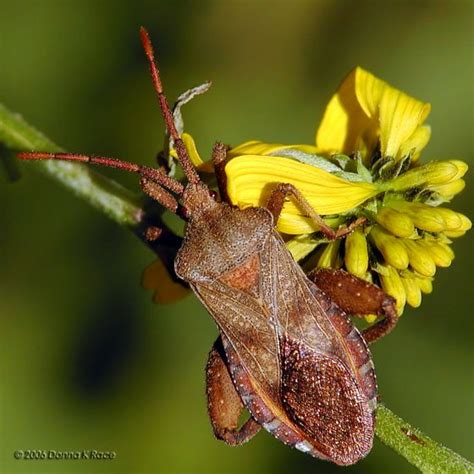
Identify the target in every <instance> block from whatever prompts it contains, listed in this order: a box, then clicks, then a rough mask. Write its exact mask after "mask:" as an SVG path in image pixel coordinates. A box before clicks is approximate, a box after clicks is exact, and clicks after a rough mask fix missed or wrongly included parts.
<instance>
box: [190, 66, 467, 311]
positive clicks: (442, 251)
mask: <svg viewBox="0 0 474 474" xmlns="http://www.w3.org/2000/svg"><path fill="white" fill-rule="evenodd" d="M430 109H431V106H430V104H428V103H425V102H422V101H419V100H417V99H414V98H413V97H410V96H409V95H407V94H405V93H404V92H401V91H399V90H398V89H396V88H394V87H392V86H391V85H389V84H388V83H386V82H384V81H382V80H381V79H378V78H377V77H375V76H373V75H372V74H371V73H369V72H367V71H365V70H364V69H362V68H360V67H357V68H355V69H354V70H353V71H352V72H350V73H349V74H348V76H347V77H346V78H345V79H344V80H343V82H342V84H341V85H340V87H339V89H338V90H337V91H336V93H335V94H334V96H333V97H332V98H331V100H330V101H329V103H328V105H327V107H326V110H325V112H324V115H323V118H322V121H321V124H320V126H319V128H318V129H317V131H316V135H315V141H314V143H309V144H296V145H288V144H278V143H265V142H261V141H256V140H253V141H247V142H245V143H242V144H241V145H238V146H236V147H234V148H231V149H230V150H229V152H228V158H229V160H228V163H227V165H226V168H225V169H226V175H227V192H228V195H229V198H230V200H231V201H232V203H233V204H235V205H238V206H240V207H247V206H264V205H265V204H266V201H267V200H268V196H269V194H270V192H271V191H272V189H274V187H275V186H276V185H277V184H278V183H282V182H283V183H291V184H293V185H294V186H295V187H297V188H298V189H299V190H300V191H301V192H302V194H303V195H304V196H305V197H306V199H307V200H308V201H309V203H310V204H311V205H312V206H313V207H314V209H315V210H316V212H318V213H319V214H320V215H322V216H323V218H324V219H325V221H326V222H327V224H328V225H331V226H333V227H337V226H340V225H347V224H348V223H349V222H351V221H352V220H354V218H356V217H359V216H365V217H366V218H367V222H366V223H365V224H364V225H363V226H361V227H360V228H358V229H357V231H356V232H354V233H353V234H351V235H350V236H349V237H348V238H347V239H346V241H345V242H344V244H341V242H328V241H327V239H325V238H323V236H322V235H321V234H320V233H318V232H317V231H318V228H317V227H316V226H315V225H314V223H313V222H312V221H311V220H310V219H309V218H308V217H306V216H305V215H304V213H302V211H301V210H300V209H299V207H298V206H296V205H295V204H294V203H293V202H292V201H291V199H288V202H286V203H285V205H284V207H283V210H282V213H281V217H280V219H279V221H278V230H279V231H280V232H282V233H283V234H287V235H286V237H285V239H286V241H287V245H288V248H289V249H290V251H291V253H292V254H293V256H294V257H295V259H296V260H303V259H308V262H316V265H317V266H322V267H333V268H340V267H343V268H345V269H346V270H348V271H349V272H351V273H353V274H355V275H357V276H359V277H362V278H365V279H366V280H368V281H373V282H374V283H376V284H378V285H380V286H381V287H382V288H384V290H385V291H386V292H387V293H389V294H390V295H392V296H393V297H394V298H395V299H396V300H397V308H398V312H399V314H401V313H402V311H403V308H404V306H405V304H409V305H411V306H412V307H418V306H419V305H420V303H421V294H422V293H425V294H427V293H430V292H431V291H432V280H433V277H434V275H435V272H436V268H437V267H448V266H449V265H450V264H451V261H452V260H453V258H454V253H453V252H452V250H451V248H450V244H451V239H452V238H455V237H460V236H461V235H463V234H464V233H465V232H466V231H467V230H469V229H470V228H471V221H470V220H469V219H468V218H467V217H466V216H464V215H462V214H460V213H457V212H455V211H452V210H450V209H447V208H445V207H439V206H440V205H441V204H443V203H446V202H449V201H450V200H451V199H452V198H453V197H454V196H455V195H456V194H458V193H459V192H461V191H462V190H463V188H464V186H465V182H464V180H463V179H462V178H463V176H464V174H465V173H466V171H467V165H466V163H464V162H462V161H459V160H449V161H433V162H428V163H426V164H421V165H420V164H419V163H418V159H419V157H420V153H421V151H422V150H423V148H424V147H425V146H426V144H427V143H428V141H429V139H430V135H431V131H430V127H429V126H428V125H426V124H425V120H426V118H427V117H428V115H429V113H430ZM183 140H184V141H185V144H186V147H187V148H188V151H189V153H190V155H191V159H192V160H193V163H194V164H195V166H197V168H198V169H199V170H201V171H212V166H211V165H210V164H209V163H208V162H203V160H202V159H201V158H200V156H199V154H198V153H197V150H196V146H195V144H194V141H193V139H192V138H191V137H190V136H189V135H187V134H183ZM367 319H368V320H369V319H373V316H370V317H369V318H367Z"/></svg>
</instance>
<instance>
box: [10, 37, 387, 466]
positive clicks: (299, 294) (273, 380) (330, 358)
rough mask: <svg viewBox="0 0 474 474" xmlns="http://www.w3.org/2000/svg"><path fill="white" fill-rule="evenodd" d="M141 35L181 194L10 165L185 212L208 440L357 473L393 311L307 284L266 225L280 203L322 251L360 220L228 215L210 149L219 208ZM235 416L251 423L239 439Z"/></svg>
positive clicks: (360, 296)
mask: <svg viewBox="0 0 474 474" xmlns="http://www.w3.org/2000/svg"><path fill="white" fill-rule="evenodd" d="M140 35H141V40H142V44H143V48H144V50H145V53H146V56H147V58H148V62H149V66H150V72H151V77H152V80H153V86H154V89H155V91H156V93H157V96H158V101H159V104H160V108H161V111H162V113H163V117H164V119H165V122H166V127H167V131H168V133H169V135H170V136H171V138H172V139H173V141H174V147H175V149H176V152H177V155H178V160H179V163H180V164H181V166H182V168H183V170H184V173H185V176H186V180H187V183H186V184H185V185H183V184H182V183H181V182H179V181H177V180H175V179H173V178H171V177H169V176H168V175H167V174H166V173H164V172H163V171H162V170H161V169H158V168H151V167H146V166H139V165H137V164H133V163H128V162H124V161H120V160H116V159H113V158H105V157H94V156H86V155H78V154H69V153H55V154H54V153H53V154H52V153H40V152H31V153H28V152H24V153H19V155H18V156H19V158H21V159H27V160H43V159H58V160H70V161H79V162H87V163H91V164H99V165H105V166H109V167H114V168H119V169H123V170H126V171H130V172H134V173H138V175H139V176H140V183H141V187H142V189H143V191H144V192H145V193H146V194H148V195H149V196H151V197H152V198H153V199H154V200H156V201H157V202H158V203H160V204H161V205H163V206H164V207H166V208H167V209H169V210H170V211H172V212H175V213H177V211H178V207H179V206H181V208H182V209H184V210H185V212H184V213H181V214H184V216H185V220H186V230H185V237H184V240H183V244H182V246H181V248H180V250H179V252H178V254H177V257H176V260H175V264H174V268H175V272H176V274H177V275H178V277H179V278H181V279H183V280H184V281H185V282H187V283H188V284H189V286H190V287H191V289H192V290H193V291H194V293H195V294H196V296H197V297H198V298H199V300H200V301H201V302H202V304H203V305H204V306H205V307H206V308H207V310H208V311H209V313H210V315H211V316H212V317H213V319H214V321H215V322H216V323H217V325H218V327H219V330H220V335H219V337H218V339H217V340H216V342H215V344H214V346H213V348H212V350H211V352H210V354H209V360H208V364H207V368H206V375H207V377H206V382H207V397H208V410H209V416H210V418H211V423H212V426H213V429H214V433H215V435H216V436H217V437H218V438H220V439H222V440H224V441H226V442H227V443H229V444H233V445H235V444H241V443H243V442H245V441H247V440H248V439H250V438H251V437H252V436H253V435H254V434H256V433H257V432H258V431H259V430H260V428H261V427H263V428H264V429H265V430H267V431H268V432H270V433H271V434H273V435H274V436H275V437H276V438H278V439H279V440H281V441H283V442H284V443H286V444H289V445H291V446H294V447H296V448H297V449H299V450H300V451H303V452H306V453H309V454H311V455H313V456H315V457H317V458H321V459H325V460H330V461H333V462H335V463H337V464H341V465H346V464H352V463H355V462H356V461H358V460H359V459H361V458H362V457H364V456H365V455H366V454H367V453H368V452H369V451H370V449H371V447H372V442H373V436H374V423H375V408H376V403H377V387H376V380H375V373H374V367H373V363H372V359H371V355H370V352H369V350H368V347H367V343H366V341H367V342H372V341H374V340H376V339H378V338H380V337H381V336H383V335H385V334H387V333H388V332H389V331H390V330H391V329H392V328H393V326H394V325H395V322H396V312H395V309H394V300H393V298H391V297H389V296H387V295H385V293H383V292H382V290H380V289H379V288H377V287H376V286H374V285H371V284H369V283H367V282H365V281H363V280H359V279H358V278H355V277H353V276H351V275H349V274H347V273H345V272H343V271H340V270H318V271H314V272H312V273H310V274H309V275H305V274H304V273H303V271H302V270H301V268H300V266H299V265H298V264H297V263H296V262H295V261H294V260H293V258H292V256H291V254H290V253H289V252H288V250H287V249H286V247H285V244H284V242H283V240H282V239H281V237H280V235H279V234H278V233H277V231H276V230H275V224H276V222H277V220H278V217H279V215H280V212H281V210H282V207H283V204H284V201H285V199H286V198H287V197H288V196H291V197H292V198H293V199H295V201H296V202H297V203H298V205H299V206H300V208H301V209H302V211H303V212H304V213H305V214H306V215H307V216H309V217H310V218H311V219H312V220H313V221H314V222H315V223H316V224H317V225H318V226H319V229H320V231H321V232H322V233H323V234H325V235H326V237H328V238H330V239H338V238H343V237H344V236H345V235H347V234H348V233H349V232H351V231H352V230H353V229H354V228H355V227H356V226H357V225H359V224H361V223H362V221H363V219H357V220H355V221H354V222H352V223H351V224H350V225H349V226H347V227H344V228H340V229H338V230H337V231H335V230H333V229H332V228H330V227H328V226H327V225H326V224H325V223H324V221H323V220H322V219H321V217H320V216H319V215H318V214H316V212H315V211H314V210H313V208H312V207H311V206H310V205H309V204H308V202H307V201H306V199H305V198H304V196H303V195H302V194H301V193H300V192H299V191H298V190H297V189H295V188H294V187H292V186H291V185H289V184H285V183H279V184H278V183H277V184H276V185H275V189H274V191H273V193H272V194H271V197H270V199H269V201H268V204H267V207H266V208H262V207H252V208H246V209H239V208H237V207H235V206H232V205H231V204H230V203H228V202H227V195H226V183H225V172H224V165H225V160H226V147H225V146H224V145H222V144H221V143H219V142H218V143H216V144H215V146H214V148H213V154H212V155H213V162H214V166H215V170H216V178H217V181H218V187H219V191H220V193H219V194H220V199H219V200H218V199H217V198H216V194H215V193H214V192H213V191H211V190H210V189H209V188H208V187H207V186H206V185H205V184H204V183H203V182H202V181H201V179H200V177H199V175H198V173H197V172H196V170H195V169H194V167H193V165H192V163H191V160H190V158H189V156H188V153H187V151H186V148H185V146H184V144H183V141H182V140H181V138H180V136H179V134H178V132H177V129H176V126H175V123H174V121H173V115H172V113H171V110H170V107H169V105H168V102H167V100H166V98H165V95H164V93H163V87H162V84H161V79H160V74H159V70H158V67H157V66H156V63H155V60H154V53H153V48H152V44H151V41H150V38H149V36H148V33H147V31H146V30H145V29H144V28H141V30H140ZM158 234H159V232H158V233H157V235H158ZM368 313H376V314H378V315H379V316H381V318H380V320H379V321H378V322H377V323H375V324H374V325H373V326H371V327H369V328H367V329H366V330H365V331H363V332H362V333H360V332H359V331H358V330H357V329H356V328H355V327H354V326H353V325H352V323H351V322H350V320H349V319H348V316H347V314H358V315H360V314H368ZM244 407H245V408H247V410H248V411H249V412H250V417H249V419H248V420H247V421H246V422H245V423H244V424H243V425H242V426H241V427H239V426H238V420H239V417H240V414H241V412H242V410H243V408H244Z"/></svg>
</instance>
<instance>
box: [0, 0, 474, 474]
mask: <svg viewBox="0 0 474 474" xmlns="http://www.w3.org/2000/svg"><path fill="white" fill-rule="evenodd" d="M0 9H1V15H0V101H1V102H3V103H5V105H7V106H8V107H9V108H11V109H12V110H15V111H18V112H19V113H21V114H23V115H24V117H25V118H26V119H27V120H28V121H29V122H30V123H31V124H33V125H35V126H36V127H37V128H39V129H40V130H42V131H44V132H45V133H46V134H47V135H48V136H50V137H51V138H52V139H53V140H54V141H56V142H57V143H59V144H61V145H62V146H64V147H65V148H66V149H68V150H70V151H76V152H84V153H95V154H104V155H110V156H119V157H122V158H124V159H129V160H132V161H136V162H140V163H147V164H151V163H153V158H154V156H155V154H156V152H157V151H158V150H159V149H160V147H161V145H162V138H163V123H162V121H161V118H160V116H159V112H158V109H157V106H156V101H155V97H154V95H153V91H152V87H151V84H150V80H149V77H148V71H147V67H146V63H145V59H144V55H143V52H142V51H141V49H140V44H139V39H138V27H139V25H141V24H143V25H146V26H147V27H148V28H149V30H150V32H151V35H152V37H153V39H154V42H155V45H156V47H157V49H158V54H159V58H160V66H161V69H162V74H163V79H164V82H165V88H166V90H167V92H168V96H169V97H170V99H173V98H175V97H176V96H177V95H178V94H179V93H181V92H182V91H184V90H185V89H187V88H189V87H191V86H193V85H196V84H198V83H201V82H203V81H204V80H206V79H212V80H213V83H214V84H213V87H212V89H211V91H210V92H209V93H207V94H206V95H205V96H203V97H200V98H198V99H196V100H195V101H193V103H192V104H191V105H189V106H187V107H186V108H185V111H184V113H185V121H186V128H187V130H189V131H190V132H192V133H193V135H194V136H195V138H196V140H197V143H198V146H199V148H200V150H201V153H202V154H203V155H204V156H207V155H208V152H209V150H210V147H211V144H212V142H213V141H214V140H216V139H220V140H223V141H224V142H226V143H234V144H237V143H239V142H242V141H244V140H247V139H261V140H265V141H270V142H271V141H276V142H282V143H305V142H306V143H311V142H312V140H313V136H314V130H315V126H316V124H317V122H318V121H319V119H320V117H321V114H322V112H323V108H324V105H325V103H326V101H327V100H328V98H329V97H330V95H331V93H332V92H333V90H334V89H335V88H336V86H337V85H338V83H339V81H340V80H341V79H342V78H343V76H344V75H345V74H346V73H347V72H348V71H349V70H350V69H351V68H352V67H353V66H355V65H357V64H359V65H361V66H363V67H365V68H367V69H369V70H370V71H372V72H373V73H375V74H377V75H378V76H380V77H382V78H384V79H385V80H387V81H389V82H391V83H392V84H393V85H396V86H398V87H400V88H401V89H403V90H405V91H407V92H409V93H410V94H412V95H414V96H415V97H417V98H420V99H422V100H426V101H429V102H431V103H432V105H433V110H432V113H431V116H430V118H429V123H430V124H431V125H432V128H433V137H432V140H431V143H430V144H429V146H428V147H427V149H426V150H425V152H424V160H427V159H443V158H460V159H463V160H465V161H467V162H468V163H470V164H471V165H472V161H473V141H472V128H473V102H472V97H473V94H472V84H473V2H471V1H468V0H466V1H461V0H458V1H450V2H448V1H442V2H441V1H439V2H437V1H429V2H425V1H406V2H403V1H391V2H376V1H373V2H371V1H361V2H352V1H305V0H297V1H293V2H290V1H283V0H281V1H278V0H273V1H259V2H255V1H243V0H241V1H237V0H233V1H215V0H213V1H210V0H208V1H199V2H198V1H180V2H178V1H176V2H172V1H170V2H165V1H162V2H158V1H139V2H116V1H112V0H110V1H106V0H99V1H89V0H88V1H84V0H81V1H77V2H74V1H52V0H43V1H31V0H30V1H20V2H7V1H5V0H0ZM22 170H23V177H22V179H21V180H20V181H18V182H17V183H15V184H10V183H8V182H7V180H6V179H5V177H4V175H0V199H1V212H0V316H1V331H0V334H1V335H0V338H1V339H0V344H1V362H0V363H1V373H2V382H1V391H0V393H1V432H0V472H2V473H22V472H24V473H40V472H44V473H52V472H55V473H66V472H67V473H69V472H71V473H76V472H77V473H96V472H97V473H98V472H101V473H139V472H143V473H188V472H189V473H214V472H215V473H227V472H229V473H265V472H269V473H287V472H297V473H310V472H342V470H343V469H345V470H346V471H347V472H354V473H355V472H364V473H372V472H384V473H391V472H394V473H395V472H397V473H400V472H415V469H414V468H412V467H410V466H409V465H408V464H407V463H406V462H405V461H404V460H403V459H401V458H400V457H398V456H397V455H396V454H394V453H393V452H392V451H391V450H390V449H388V448H386V447H384V446H382V445H381V444H380V443H379V442H378V441H376V443H375V447H374V449H373V451H372V452H371V453H370V455H369V456H368V457H367V458H366V459H364V460H363V461H362V462H360V463H359V464H358V465H356V466H354V467H350V468H338V467H336V466H332V465H330V464H329V463H325V462H322V461H318V460H315V459H312V458H311V457H309V456H307V455H304V454H302V453H300V452H298V451H296V450H293V449H290V448H288V447H285V446H284V445H282V444H281V443H280V442H278V441H276V440H275V439H274V438H272V437H271V436H270V435H268V434H266V433H264V432H262V433H260V434H259V435H258V436H257V437H256V438H255V439H254V440H252V441H251V442H250V443H249V444H247V445H245V446H243V447H240V448H231V447H227V446H226V445H225V444H223V443H222V442H219V441H217V440H215V439H214V438H213V435H212V432H211V428H210V424H209V422H208V419H207V411H206V403H205V396H204V365H205V363H206V358H207V353H208V350H209V348H210V346H211V344H212V342H213V340H214V339H215V337H216V333H217V331H216V327H215V325H214V323H213V322H212V320H211V318H210V317H209V316H208V315H207V313H206V311H205V310H204V309H203V308H202V307H201V305H200V304H198V303H197V300H196V299H195V298H194V297H193V296H189V297H188V298H186V299H185V300H184V301H182V302H181V303H179V304H176V305H173V306H157V305H154V304H152V302H151V295H150V294H149V293H147V292H145V290H143V289H142V288H141V287H140V285H139V280H140V274H141V271H142V269H143V268H144V267H145V266H146V265H147V264H148V263H149V262H150V261H151V260H152V259H153V255H152V254H151V253H150V252H149V251H148V250H147V249H146V248H145V247H144V246H143V245H142V244H141V243H140V242H139V241H138V240H137V239H136V238H135V237H133V236H132V235H131V234H130V233H129V232H127V231H125V230H124V229H121V228H119V227H117V226H116V225H115V224H113V223H112V222H110V221H108V220H107V219H106V218H104V216H102V215H100V214H99V213H97V212H96V211H94V210H93V209H91V208H90V207H89V206H88V205H87V204H85V203H84V202H81V201H80V200H78V199H76V198H75V197H74V196H72V195H71V194H70V193H68V192H66V191H64V190H63V189H62V188H61V187H59V186H58V185H57V184H56V183H54V182H51V181H49V180H47V179H46V178H45V177H43V176H42V175H40V174H38V173H36V172H35V170H34V164H31V165H30V166H28V165H27V164H25V165H23V166H22ZM105 173H106V174H108V175H109V176H113V177H114V178H115V179H117V180H119V181H121V182H122V183H124V184H126V185H127V186H129V187H130V188H133V189H135V190H137V189H138V186H137V182H136V179H135V177H133V176H124V175H123V174H121V173H120V172H113V171H109V170H107V171H105ZM473 184H474V183H473V182H472V172H471V173H470V175H469V176H468V189H467V190H466V191H465V192H464V193H463V194H462V195H461V196H459V197H458V198H457V199H456V200H455V201H454V207H455V208H456V209H457V210H460V211H462V212H464V213H465V214H467V215H468V216H470V217H471V219H472V215H473V214H472V210H473V206H472V202H473V200H472V197H473V189H474V186H473ZM454 249H455V251H456V254H457V258H456V260H455V261H454V263H453V265H452V268H450V269H447V270H440V271H439V272H438V275H437V277H436V281H435V284H434V293H433V294H432V295H430V296H428V297H425V298H424V302H423V304H422V306H421V308H420V309H418V310H406V312H405V315H404V316H403V319H402V321H401V322H400V324H399V326H398V328H397V330H396V331H395V332H394V333H393V334H392V335H391V336H390V337H388V338H387V339H384V340H383V341H382V342H380V343H378V344H377V345H376V346H375V347H374V348H373V354H374V359H375V364H376V368H377V374H378V380H379V387H380V394H381V398H382V399H383V400H384V402H385V403H386V404H387V405H388V406H389V407H390V408H392V409H393V410H394V411H395V412H396V413H397V414H399V415H400V416H402V417H403V418H405V419H406V420H407V421H410V422H411V423H413V424H414V425H415V426H418V427H420V428H421V429H423V430H425V432H426V433H427V434H429V435H431V436H432V437H433V438H435V439H437V440H438V441H441V442H443V443H445V444H446V445H447V446H449V447H450V448H452V449H454V450H456V451H458V452H459V453H461V454H463V455H464V456H467V457H471V458H472V457H474V453H473V426H474V423H473V422H474V416H473V401H472V400H473V388H474V386H473V385H474V384H473V371H472V363H473V357H472V334H473V323H472V321H473V318H472V302H471V298H472V290H473V288H472V283H471V282H472V276H471V275H472V268H473V266H472V264H473V259H472V251H470V250H471V249H472V237H471V236H470V235H467V236H466V237H464V238H461V239H459V241H457V242H456V243H455V244H454ZM15 449H22V450H27V449H55V450H82V449H98V450H113V451H115V452H117V458H116V459H115V460H114V461H108V462H106V461H103V462H98V461H96V462H91V461H89V462H87V461H83V462H78V461H63V462H61V461H49V462H44V461H43V462H32V461H30V462H28V461H15V460H14V459H13V455H12V453H13V451H14V450H15Z"/></svg>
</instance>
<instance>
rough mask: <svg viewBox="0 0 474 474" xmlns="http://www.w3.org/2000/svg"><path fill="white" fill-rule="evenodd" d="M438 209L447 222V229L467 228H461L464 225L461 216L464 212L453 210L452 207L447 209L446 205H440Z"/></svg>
mask: <svg viewBox="0 0 474 474" xmlns="http://www.w3.org/2000/svg"><path fill="white" fill-rule="evenodd" d="M436 209H437V211H438V213H439V215H440V216H442V217H443V219H444V222H445V223H446V230H465V229H461V227H462V225H463V220H462V218H461V216H462V214H459V212H455V211H452V210H451V209H447V208H446V207H438V208H436Z"/></svg>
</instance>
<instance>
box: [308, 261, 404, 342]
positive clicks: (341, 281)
mask: <svg viewBox="0 0 474 474" xmlns="http://www.w3.org/2000/svg"><path fill="white" fill-rule="evenodd" d="M308 278H309V279H310V280H311V281H312V282H314V283H315V284H316V286H317V287H318V288H319V289H321V290H322V291H324V293H326V295H328V296H329V297H330V298H331V299H332V300H333V301H334V302H335V303H336V304H337V305H338V306H339V307H340V308H341V309H342V310H344V311H345V312H346V313H347V314H350V315H365V314H377V315H378V316H383V319H381V320H379V321H377V322H376V323H375V324H373V325H372V326H369V327H368V328H366V329H365V330H364V331H362V336H363V337H364V339H365V340H366V341H367V342H368V343H371V342H375V341H376V340H378V339H380V338H382V337H383V336H386V335H387V334H388V333H389V332H390V331H391V330H392V329H393V328H394V327H395V325H396V324H397V322H398V316H397V311H396V308H395V300H394V299H393V298H392V297H391V296H389V295H387V294H386V293H385V292H384V291H382V290H381V289H380V288H379V287H378V286H375V285H372V284H371V283H368V282H366V281H365V280H362V279H360V278H357V277H355V276H354V275H351V274H350V273H347V272H345V271H344V270H334V269H329V268H317V269H316V270H313V271H312V272H310V273H309V274H308Z"/></svg>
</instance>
